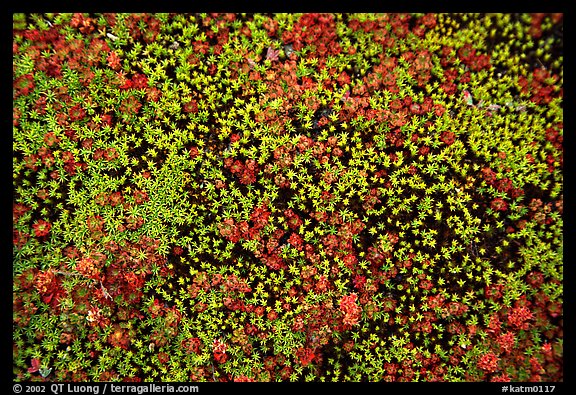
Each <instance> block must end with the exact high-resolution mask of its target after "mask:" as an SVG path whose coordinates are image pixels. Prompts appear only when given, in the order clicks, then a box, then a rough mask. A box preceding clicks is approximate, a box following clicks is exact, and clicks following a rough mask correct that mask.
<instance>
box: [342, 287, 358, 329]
mask: <svg viewBox="0 0 576 395" xmlns="http://www.w3.org/2000/svg"><path fill="white" fill-rule="evenodd" d="M357 300H358V295H357V294H355V293H352V294H350V295H344V296H342V298H340V310H341V311H342V312H343V313H344V319H343V321H344V326H345V327H352V326H354V325H357V324H358V323H359V322H360V313H361V312H362V308H361V307H360V306H358V304H357Z"/></svg>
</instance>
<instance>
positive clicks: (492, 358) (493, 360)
mask: <svg viewBox="0 0 576 395" xmlns="http://www.w3.org/2000/svg"><path fill="white" fill-rule="evenodd" d="M499 362H500V358H498V356H496V354H494V353H493V352H488V353H486V354H484V355H482V356H481V357H480V359H479V360H478V363H477V366H478V367H479V368H480V369H482V370H484V371H485V372H487V373H494V372H496V371H497V370H498V363H499Z"/></svg>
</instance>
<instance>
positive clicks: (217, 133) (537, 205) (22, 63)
mask: <svg viewBox="0 0 576 395" xmlns="http://www.w3.org/2000/svg"><path fill="white" fill-rule="evenodd" d="M562 26H563V15H562V14H14V15H13V43H12V51H13V158H12V164H13V192H14V193H13V260H12V266H13V368H12V369H13V378H14V380H16V381H71V382H77V381H142V382H146V381H155V382H163V381H327V382H329V381H536V382H538V381H562V380H563V289H562V281H563V264H562V255H563V252H562V250H563V244H562V237H563V221H562V211H563V174H562V171H563V170H562V169H563V38H562V34H563V28H562Z"/></svg>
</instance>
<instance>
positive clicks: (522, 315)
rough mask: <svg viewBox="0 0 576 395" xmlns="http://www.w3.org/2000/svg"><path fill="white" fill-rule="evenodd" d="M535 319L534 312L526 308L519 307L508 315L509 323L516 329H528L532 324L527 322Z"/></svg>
mask: <svg viewBox="0 0 576 395" xmlns="http://www.w3.org/2000/svg"><path fill="white" fill-rule="evenodd" d="M532 318H533V315H532V312H531V311H530V309H529V308H528V307H526V306H517V307H514V308H513V309H512V311H511V312H510V313H509V314H508V323H509V324H510V325H512V327H513V328H515V329H524V330H526V329H528V328H529V327H530V324H529V323H528V322H527V321H529V320H531V319H532Z"/></svg>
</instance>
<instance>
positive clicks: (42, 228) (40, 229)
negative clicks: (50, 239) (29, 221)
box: [32, 220, 52, 237]
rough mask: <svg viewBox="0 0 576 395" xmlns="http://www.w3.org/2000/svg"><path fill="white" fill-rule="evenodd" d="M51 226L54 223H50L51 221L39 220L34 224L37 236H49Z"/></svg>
mask: <svg viewBox="0 0 576 395" xmlns="http://www.w3.org/2000/svg"><path fill="white" fill-rule="evenodd" d="M51 227H52V225H51V224H50V222H48V221H44V220H40V221H37V222H36V223H35V224H34V225H32V228H33V229H34V234H35V235H36V237H43V236H47V235H48V233H50V228H51Z"/></svg>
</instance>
